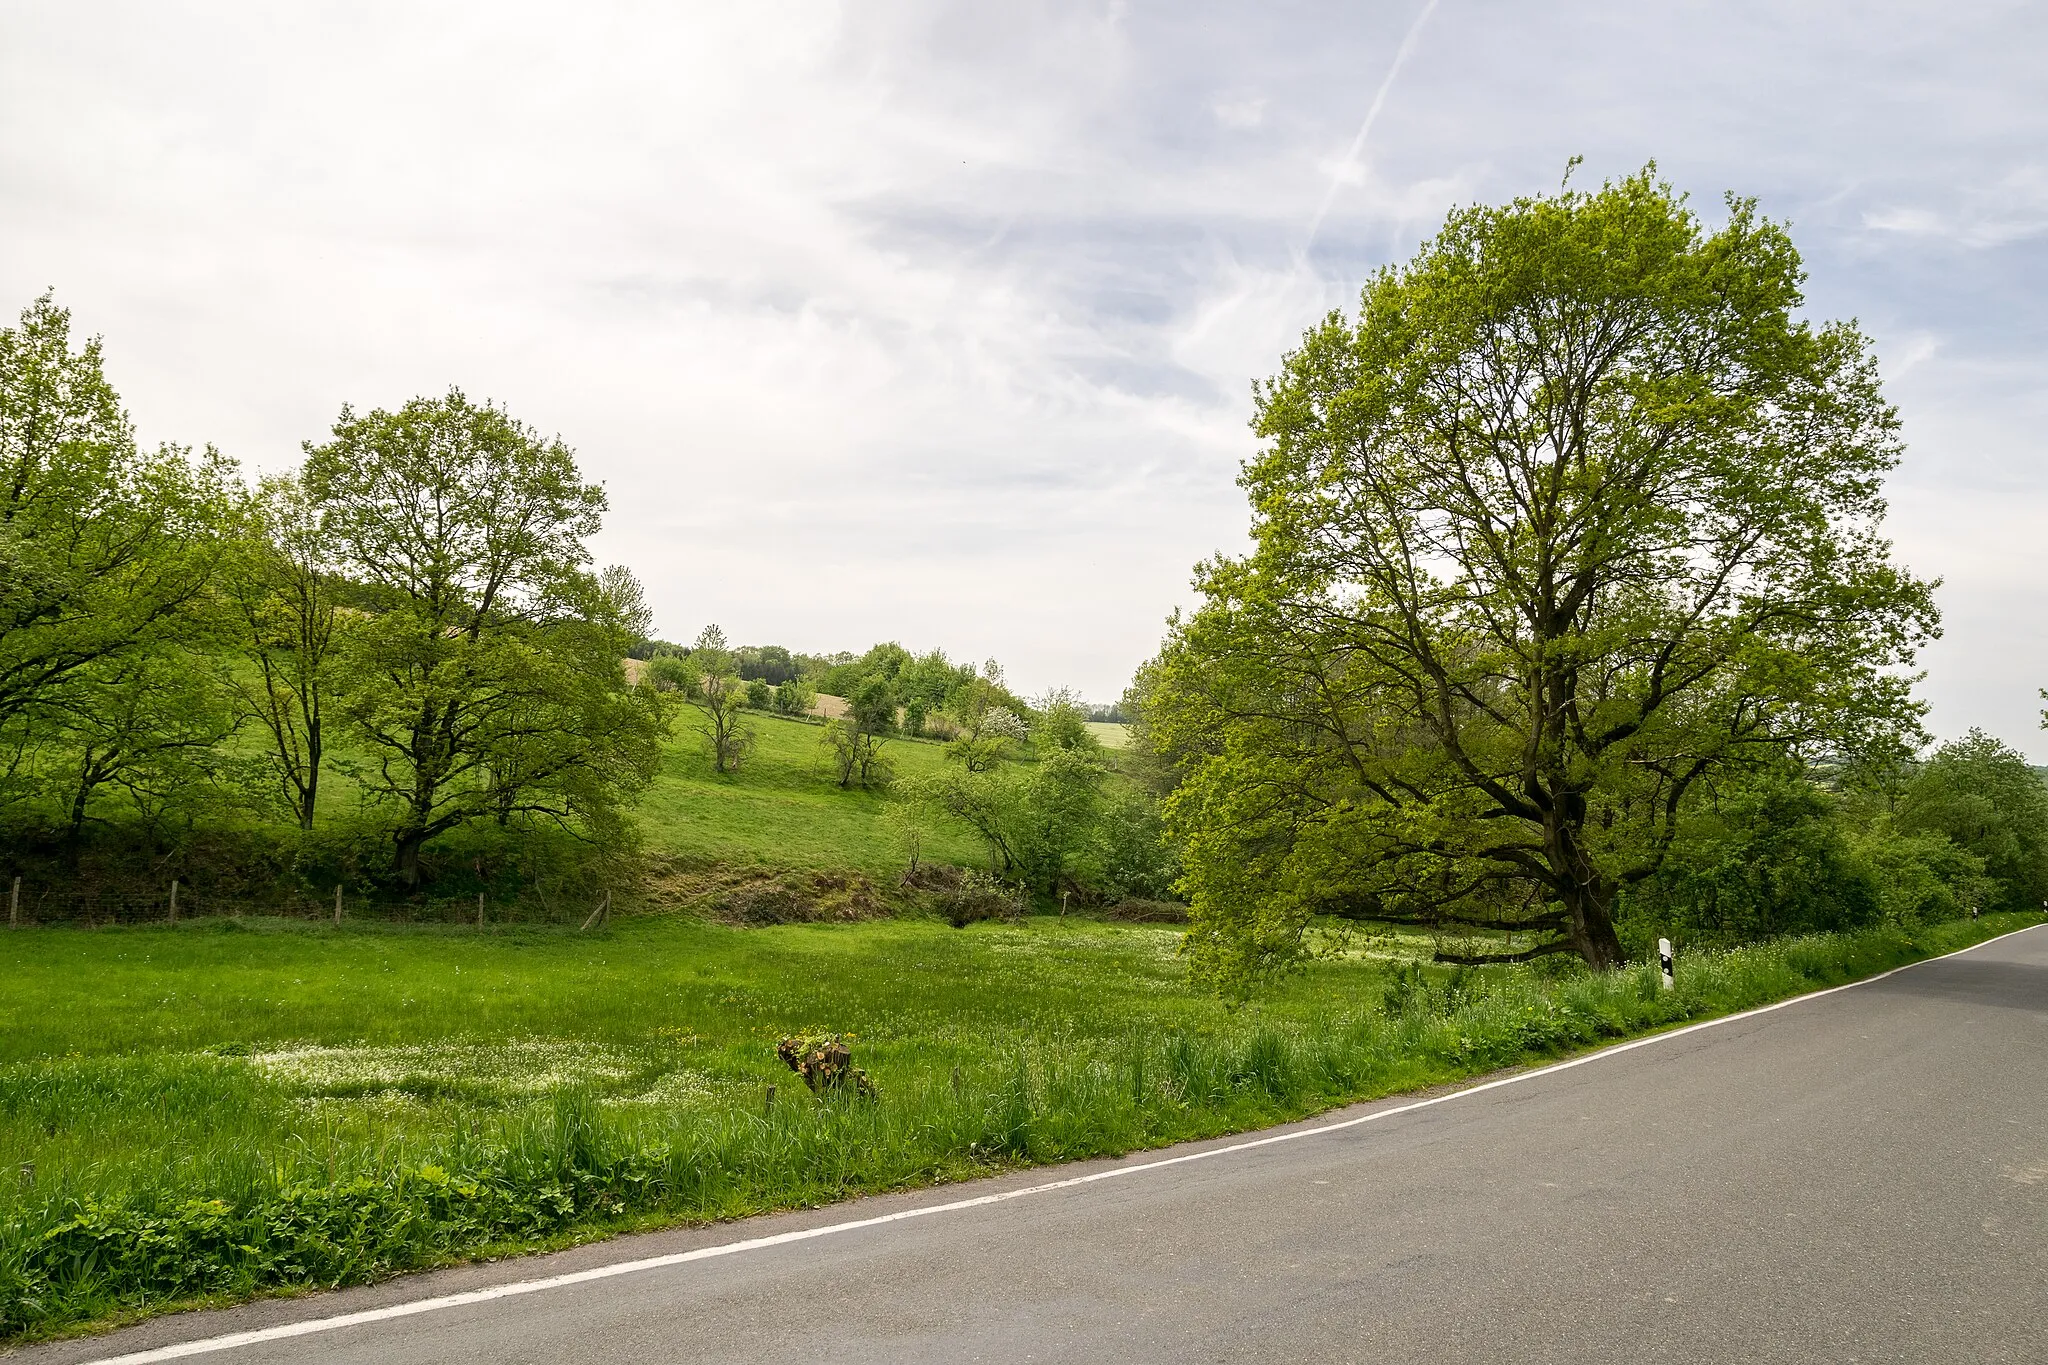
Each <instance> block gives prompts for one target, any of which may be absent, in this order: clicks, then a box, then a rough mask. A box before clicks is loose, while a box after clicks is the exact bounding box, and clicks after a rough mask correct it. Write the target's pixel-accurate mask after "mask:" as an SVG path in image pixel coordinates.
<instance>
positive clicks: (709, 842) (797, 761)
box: [635, 709, 985, 873]
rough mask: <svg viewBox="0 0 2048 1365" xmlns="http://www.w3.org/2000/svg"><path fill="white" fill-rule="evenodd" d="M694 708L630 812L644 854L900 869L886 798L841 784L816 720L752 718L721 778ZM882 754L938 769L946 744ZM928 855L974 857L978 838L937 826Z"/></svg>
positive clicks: (909, 768) (905, 765) (895, 761)
mask: <svg viewBox="0 0 2048 1365" xmlns="http://www.w3.org/2000/svg"><path fill="white" fill-rule="evenodd" d="M691 717H692V713H691V712H689V711H688V710H687V709H685V710H684V711H683V713H682V714H681V716H680V717H679V718H678V721H677V724H676V731H675V734H674V735H673V736H672V737H671V738H670V739H669V741H668V742H667V743H666V744H665V745H664V746H663V751H662V762H661V772H660V775H659V776H657V777H656V778H655V780H654V784H653V786H651V787H650V788H649V789H648V790H647V792H646V794H645V795H644V796H643V797H642V798H641V800H640V805H639V807H638V809H637V810H636V812H635V814H636V816H637V817H638V819H639V822H640V827H641V831H642V833H643V834H644V836H645V838H646V843H647V848H648V849H649V851H650V852H655V853H663V854H668V855H671V856H674V857H678V858H682V859H686V860H693V861H699V860H701V861H714V862H723V863H736V864H758V865H762V866H769V867H778V868H782V867H788V868H802V869H837V868H852V869H856V870H859V871H862V872H868V873H883V872H894V871H900V870H901V869H902V866H903V859H902V855H901V854H900V853H899V852H898V851H897V847H896V843H895V840H894V839H893V838H892V837H891V835H890V832H889V829H888V825H887V822H886V821H885V819H884V817H883V812H884V811H885V810H886V809H887V808H888V798H887V797H886V796H884V795H881V794H879V793H876V792H870V791H861V790H858V789H855V790H851V791H848V790H842V789H841V788H840V787H839V786H838V785H837V782H836V780H835V778H834V775H833V772H832V767H831V761H830V759H829V757H828V756H827V754H826V753H825V751H824V750H823V749H822V748H821V747H820V743H819V741H820V740H821V738H822V737H823V735H824V729H823V727H821V726H817V725H811V724H808V723H806V722H804V721H797V720H784V719H782V718H780V717H774V716H755V717H750V719H751V720H752V723H753V724H754V726H755V730H756V735H757V743H756V746H755V749H754V752H753V754H752V756H751V757H750V758H749V759H748V760H747V762H746V763H744V764H743V765H742V766H741V767H740V770H739V771H738V772H737V773H734V774H731V775H728V776H720V775H719V774H718V773H716V772H714V771H713V770H712V767H711V760H710V758H709V757H708V756H707V755H706V753H705V750H704V746H703V744H702V742H701V741H700V740H699V738H698V737H697V735H696V734H695V733H694V732H692V731H691V729H690V728H689V727H690V721H691ZM882 752H883V755H884V756H885V757H886V758H887V759H888V760H889V762H890V763H891V765H893V766H894V768H895V770H896V772H897V773H898V775H900V776H904V777H910V776H918V775H922V774H925V773H932V772H936V771H938V770H939V768H940V766H941V765H942V764H943V762H944V747H943V746H942V745H939V744H936V743H933V742H931V741H929V740H912V739H892V740H888V741H885V742H884V746H883V750H882ZM927 856H930V857H932V858H934V859H936V860H939V861H945V862H957V863H962V864H979V863H981V862H982V861H984V860H985V855H984V852H983V850H982V847H981V844H980V842H979V841H978V840H976V839H975V838H974V836H973V835H972V834H971V833H970V832H968V831H967V830H965V829H962V828H959V827H956V826H950V825H949V826H947V827H944V828H941V829H940V830H938V831H936V834H935V837H934V839H933V841H932V847H931V848H930V849H928V850H927Z"/></svg>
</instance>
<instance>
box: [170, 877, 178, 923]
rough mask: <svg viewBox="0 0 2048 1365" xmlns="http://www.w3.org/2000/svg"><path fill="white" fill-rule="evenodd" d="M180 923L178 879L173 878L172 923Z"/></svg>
mask: <svg viewBox="0 0 2048 1365" xmlns="http://www.w3.org/2000/svg"><path fill="white" fill-rule="evenodd" d="M177 922H178V879H177V878H176V877H173V878H171V923H173V924H176V923H177Z"/></svg>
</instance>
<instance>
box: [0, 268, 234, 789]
mask: <svg viewBox="0 0 2048 1365" xmlns="http://www.w3.org/2000/svg"><path fill="white" fill-rule="evenodd" d="M232 477H233V471H232V467H231V466H230V465H229V463H228V462H227V461H226V460H224V459H222V458H221V457H220V456H219V455H218V454H217V453H216V452H214V451H212V450H208V451H206V452H205V453H204V455H203V456H200V457H198V458H197V459H195V458H193V457H192V456H191V455H190V453H189V452H187V451H185V450H181V449H179V448H177V447H175V446H164V447H161V448H159V449H158V450H156V451H155V452H153V453H152V452H144V451H142V450H140V449H138V448H137V446H136V444H135V433H134V429H133V427H132V426H131V425H130V424H129V421H128V417H127V414H126V413H125V412H123V411H122V409H121V402H120V399H119V397H118V396H117V395H116V394H115V392H114V389H113V386H112V385H110V384H109V383H108V382H107V378H106V374H105V371H104V367H103V361H102V355H101V350H100V342H99V340H98V338H92V339H90V340H87V341H85V342H84V343H83V344H80V345H74V344H73V342H72V337H71V314H70V313H69V312H68V311H67V310H65V309H62V308H59V307H58V306H57V305H56V303H55V302H54V301H53V300H52V299H51V297H50V296H49V295H48V294H45V295H43V296H42V297H41V298H38V299H37V300H35V301H34V302H33V303H31V304H30V305H29V306H28V307H27V308H25V309H23V310H22V313H21V318H20V321H19V322H18V324H17V325H16V326H13V327H9V328H0V746H4V747H5V748H6V749H8V750H10V751H12V752H17V753H18V752H20V751H21V750H22V748H23V747H24V745H25V744H28V743H39V742H41V740H40V739H39V738H36V737H50V736H54V735H55V734H56V733H57V732H58V731H59V730H61V728H62V724H63V717H64V716H65V715H66V714H76V705H75V704H76V700H77V699H76V698H70V699H68V700H67V699H66V696H65V690H66V688H67V687H69V686H70V685H71V684H72V683H73V682H74V681H82V680H83V675H84V674H85V673H86V672H87V671H88V670H91V669H94V668H96V667H99V666H101V665H106V664H110V663H112V662H113V661H115V660H116V659H118V658H120V657H121V656H124V655H128V654H132V653H135V652H136V651H146V650H150V649H154V648H157V647H159V646H160V645H163V644H166V643H169V642H175V641H177V640H179V639H181V638H183V637H185V636H186V635H188V634H189V633H190V631H191V629H192V619H191V618H192V616H193V614H194V613H195V612H196V611H198V610H199V609H200V608H201V607H202V606H203V605H204V604H205V600H206V595H207V592H208V589H209V586H210V585H211V584H212V582H213V581H214V575H215V572H216V570H217V568H218V565H219V562H220V559H221V556H222V553H223V551H224V548H225V545H226V537H225V536H224V535H223V534H222V532H223V530H224V528H225V526H226V524H227V522H228V520H229V510H230V507H231V498H230V493H229V489H230V486H231V483H232ZM97 685H98V683H95V684H94V686H97Z"/></svg>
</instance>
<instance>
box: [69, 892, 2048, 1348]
mask: <svg viewBox="0 0 2048 1365" xmlns="http://www.w3.org/2000/svg"><path fill="white" fill-rule="evenodd" d="M2041 927H2042V926H2040V925H2028V926H2027V928H2025V929H2014V930H2013V931H2012V932H2011V933H2005V934H2000V935H1999V936H1998V937H1997V938H1987V939H1985V940H1984V941H1983V942H1982V943H1973V944H1971V945H1970V946H1969V947H1967V948H1959V949H1957V950H1956V951H1955V952H1953V953H1943V954H1942V955H1941V956H1940V957H1926V958H1922V959H1920V961H1918V962H1908V963H1907V964H1905V966H1903V967H1894V968H1892V969H1891V970H1890V971H1886V972H1879V973H1878V974H1877V975H1876V976H1870V977H1865V978H1864V979H1863V980H1861V981H1850V982H1847V983H1845V984H1843V985H1840V986H1829V987H1827V988H1826V989H1824V990H1818V991H1811V992H1809V993H1807V994H1805V995H1795V996H1792V997H1791V998H1790V999H1786V1000H1780V1001H1778V1002H1776V1003H1775V1004H1770V1005H1759V1006H1757V1007H1756V1008H1755V1009H1749V1010H1743V1011H1742V1012H1741V1013H1739V1014H1724V1015H1722V1016H1721V1017H1720V1018H1718V1019H1707V1020H1703V1021H1701V1022H1700V1023H1697V1024H1687V1025H1685V1026H1684V1027H1682V1028H1675V1029H1668V1030H1666V1031H1665V1032H1663V1033H1652V1034H1649V1035H1647V1036H1645V1037H1642V1038H1635V1039H1631V1040H1630V1041H1628V1042H1626V1043H1616V1044H1615V1045H1614V1046H1612V1047H1605V1048H1601V1049H1600V1050H1599V1051H1597V1052H1589V1053H1587V1054H1585V1055H1584V1056H1583V1057H1573V1058H1571V1059H1570V1060H1568V1061H1562V1062H1552V1063H1551V1064H1550V1065H1548V1066H1541V1067H1537V1068H1535V1069H1534V1070H1532V1071H1519V1072H1516V1073H1515V1074H1514V1075H1512V1076H1503V1077H1501V1078H1500V1079H1499V1080H1496V1081H1487V1082H1485V1083H1484V1084H1481V1085H1473V1086H1467V1087H1466V1088H1465V1089H1463V1090H1454V1091H1452V1092H1451V1093H1450V1094H1448V1095H1437V1096H1434V1097H1433V1098H1430V1099H1426V1100H1415V1101H1412V1102H1410V1103H1408V1104H1401V1105H1395V1106H1394V1107H1392V1108H1389V1109H1375V1110H1374V1111H1373V1112H1372V1113H1370V1114H1361V1115H1359V1116H1358V1117H1357V1118H1351V1119H1342V1120H1340V1121H1338V1122H1336V1123H1325V1124H1320V1125H1318V1126H1317V1127H1314V1128H1296V1129H1293V1130H1291V1131H1289V1132H1285V1133H1274V1134H1272V1135H1270V1136H1267V1137H1262V1138H1253V1139H1251V1140H1250V1141H1248V1142H1234V1143H1231V1144H1230V1145H1229V1146H1227V1147H1211V1148H1209V1149H1208V1150H1207V1151H1201V1152H1189V1153H1188V1154H1186V1155H1185V1156H1170V1157H1165V1158H1162V1159H1161V1160H1158V1161H1145V1162H1140V1163H1138V1164H1137V1165H1133V1166H1116V1167H1112V1168H1111V1169H1109V1170H1106V1171H1095V1172H1093V1173H1091V1174H1089V1175H1077V1176H1070V1177H1068V1178H1067V1179H1065V1180H1051V1181H1047V1182H1046V1183H1045V1184H1043V1185H1030V1186H1026V1187H1025V1188H1023V1189H1017V1190H1005V1191H1003V1192H1002V1193H1000V1194H984V1195H978V1196H976V1197H975V1198H972V1199H956V1200H953V1201H952V1202H951V1203H946V1204H928V1205H926V1206H924V1207H922V1208H915V1209H902V1210H899V1211H898V1212H896V1213H885V1214H881V1215H878V1216H877V1217H874V1218H856V1219H852V1220H849V1221H848V1222H844V1223H828V1224H826V1225H825V1226H824V1227H816V1228H803V1229H800V1230H798V1231H795V1232H778V1233H776V1234H775V1235H774V1236H772V1237H750V1238H748V1239H746V1240H745V1241H742V1242H726V1243H723V1244H721V1245H718V1246H709V1247H699V1248H697V1249H696V1250H695V1251H677V1252H671V1253H670V1254H668V1255H666V1256H648V1257H646V1258H644V1259H642V1260H637V1261H618V1262H615V1263H613V1264H611V1265H603V1266H595V1267H593V1268H591V1269H589V1270H577V1271H572V1272H570V1273H569V1274H566V1275H550V1276H548V1277H547V1278H545V1279H539V1280H519V1281H515V1282H514V1283H512V1284H500V1285H493V1286H491V1287H490V1288H488V1289H471V1290H467V1291H465V1292H464V1293H460V1294H443V1295H441V1296H439V1297H438V1298H431V1299H415V1300H413V1301H412V1302H410V1303H395V1304H392V1305H390V1306H389V1307H387V1308H368V1309H364V1310H363V1311H362V1312H359V1313H339V1314H336V1315H335V1316H333V1317H330V1318H309V1319H307V1320H306V1321H304V1322H288V1323H281V1324H279V1325H278V1326H276V1327H259V1328H255V1329H253V1330H251V1331H247V1332H230V1333H228V1334H227V1335H225V1336H218V1337H206V1338H204V1339H202V1340H198V1341H181V1342H176V1343H174V1344H172V1345H169V1346H159V1347H156V1348H155V1349H153V1350H148V1351H134V1352H131V1353H130V1354H128V1355H119V1356H105V1357H102V1358H100V1359H97V1360H90V1361H85V1362H83V1363H82V1365H152V1362H155V1361H161V1360H182V1359H184V1358H185V1357H186V1356H196V1355H208V1354H211V1353H212V1352H215V1351H231V1350H233V1349H234V1348H235V1347H237V1346H254V1345H256V1344H258V1343H259V1342H265V1341H283V1340H285V1339H287V1338H290V1337H304V1336H312V1335H314V1334H315V1333H319V1332H335V1331H339V1330H340V1329H342V1328H344V1327H356V1326H360V1325H362V1324H363V1323H369V1322H387V1321H389V1320H391V1319H392V1318H409V1317H412V1316H413V1315H414V1314H417V1313H437V1312H439V1311H441V1310H442V1309H444V1308H461V1307H464V1306H465V1305H468V1304H472V1303H489V1302H490V1301H491V1300H492V1299H509V1298H514V1297H517V1296H518V1295H521V1294H538V1293H540V1292H541V1291H542V1290H545V1289H561V1288H564V1287H566V1286H568V1285H572V1284H588V1283H589V1282H591V1281H592V1280H609V1279H611V1278H613V1277H614V1276H618V1275H637V1274H639V1273H640V1272H641V1271H644V1270H661V1269H664V1268H666V1267H668V1266H672V1265H683V1264H686V1263H687V1262H690V1261H708V1260H710V1259H712V1258H713V1257H717V1256H736V1255H738V1254H739V1253H740V1252H743V1251H759V1250H761V1249H762V1248H764V1247H776V1246H785V1245H787V1244H789V1243H791V1242H808V1241H810V1240H811V1239H812V1238H814V1237H830V1236H832V1235H833V1234H835V1233H841V1232H853V1231H855V1230H857V1229H860V1228H874V1227H880V1226H882V1225H883V1224H885V1223H900V1222H903V1221H904V1220H905V1219H909V1218H924V1217H928V1216H930V1215H932V1214H935V1213H958V1212H960V1211H961V1210H962V1209H978V1208H984V1207H986V1206H988V1205H990V1204H1002V1203H1007V1202H1008V1201H1009V1200H1012V1199H1022V1198H1024V1197H1026V1196H1027V1195H1034V1194H1049V1193H1051V1192H1052V1191H1054V1190H1067V1189H1073V1188H1074V1187H1075V1186H1078V1185H1092V1184H1094V1183H1095V1182H1096V1181H1098V1180H1113V1179H1116V1178H1117V1177H1119V1176H1126V1175H1137V1174H1140V1173H1141V1172H1144V1171H1157V1170H1163V1169H1165V1168H1166V1167H1168V1166H1180V1165H1184V1164H1186V1163H1187V1162H1190V1161H1207V1160H1208V1159H1209V1158H1211V1157H1218V1156H1229V1155H1231V1154H1232V1153H1234V1152H1248V1151H1251V1150H1253V1149H1254V1148H1258V1147H1271V1146H1273V1145H1275V1144H1276V1143H1281V1142H1293V1141H1295V1140H1296V1139H1299V1138H1311V1137H1321V1136H1322V1135H1323V1134H1325V1133H1335V1132H1339V1131H1341V1130H1343V1129H1346V1128H1356V1127H1358V1126H1359V1125H1360V1124H1365V1123H1374V1122H1377V1121H1378V1120H1380V1119H1389V1118H1393V1117H1394V1116H1395V1115H1397V1114H1412V1113H1414V1112H1415V1111H1416V1110H1418V1109H1428V1108H1430V1107H1431V1106H1433V1105H1438V1104H1448V1103H1449V1102H1450V1101H1452V1100H1462V1099H1465V1098H1467V1097H1468V1096H1471V1095H1479V1094H1484V1093H1485V1092H1486V1091H1488V1090H1498V1089H1500V1088H1501V1087H1502V1086H1505V1085H1520V1084H1521V1083H1522V1082H1524V1081H1533V1080H1535V1079H1536V1078H1538V1077H1539V1076H1550V1075H1554V1074H1556V1073H1557V1072H1560V1071H1569V1070H1571V1069H1572V1068H1573V1067H1575V1066H1584V1065H1586V1064H1587V1063H1588V1062H1597V1061H1601V1060H1603V1059H1605V1058H1608V1057H1615V1056H1619V1055H1620V1054H1622V1053H1624V1052H1633V1051H1635V1050H1636V1049H1637V1048H1639V1047H1648V1046H1650V1045H1651V1044H1652V1043H1661V1042H1664V1041H1666V1040H1668V1039H1671V1038H1680V1037H1683V1036H1684V1035H1686V1034H1688V1033H1697V1032H1699V1031H1700V1030H1701V1029H1709V1028H1719V1027H1720V1026H1721V1025H1723V1024H1732V1023H1735V1022H1736V1021H1737V1020H1741V1019H1754V1018H1755V1017H1756V1016H1757V1015H1759V1014H1769V1013H1771V1012H1772V1011H1773V1010H1781V1009H1784V1008H1785V1007H1786V1006H1788V1005H1799V1004H1804V1003H1805V1002H1806V1001H1809V1000H1818V999H1820V998H1821V997H1822V996H1824V995H1833V994H1835V993H1836V992H1837V991H1847V990H1854V989H1855V988H1856V987H1858V986H1868V985H1870V984H1872V983H1873V982H1877V981H1882V980H1884V979H1885V978H1886V977H1888V976H1895V975H1897V974H1898V973H1900V972H1904V971H1911V970H1912V969H1913V968H1915V967H1923V966H1925V965H1926V964H1928V963H1930V962H1942V961H1946V960H1947V959H1948V958H1952V957H1961V956H1962V955H1963V954H1964V953H1974V952H1976V951H1977V950H1978V949H1979V948H1988V947H1990V946H1991V945H1992V944H1994V943H1997V942H1999V940H2000V939H2007V938H2011V937H2013V936H2014V935H2015V934H2024V933H2028V932H2031V931H2032V930H2034V929H2037V928H2041Z"/></svg>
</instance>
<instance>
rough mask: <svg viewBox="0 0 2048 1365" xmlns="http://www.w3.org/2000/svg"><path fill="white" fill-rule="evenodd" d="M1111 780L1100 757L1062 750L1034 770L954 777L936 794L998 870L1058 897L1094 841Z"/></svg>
mask: <svg viewBox="0 0 2048 1365" xmlns="http://www.w3.org/2000/svg"><path fill="white" fill-rule="evenodd" d="M1106 776H1107V773H1106V770H1105V769H1104V767H1103V766H1102V764H1101V763H1100V762H1099V761H1098V760H1097V759H1096V758H1095V756H1094V755H1092V754H1088V753H1085V752H1083V751H1080V750H1067V749H1055V750H1053V751H1052V752H1051V753H1049V754H1047V755H1046V756H1045V757H1044V758H1043V759H1041V760H1040V761H1039V762H1037V763H1034V764H1029V765H1017V764H1005V765H1003V766H1002V767H1000V768H995V769H983V770H979V771H977V770H973V769H964V770H962V771H959V772H956V773H952V774H949V775H948V776H947V778H946V779H944V780H943V781H942V782H940V783H939V784H938V785H937V786H936V788H935V791H936V795H937V799H938V801H939V803H940V804H941V805H942V806H944V808H945V809H946V810H947V811H948V812H949V813H950V814H951V815H953V817H954V818H956V819H958V820H960V821H961V822H962V823H964V824H965V825H967V827H968V828H970V829H972V830H973V831H974V832H975V833H976V834H977V835H979V836H980V837H981V840H982V842H983V843H984V844H985V845H986V846H987V848H988V854H989V861H990V864H991V866H992V868H993V869H994V870H996V871H998V872H1000V873H1001V874H1002V875H1004V876H1005V877H1016V878H1018V879H1019V880H1021V881H1022V882H1023V883H1024V884H1025V885H1026V886H1028V887H1030V888H1031V889H1032V890H1033V891H1036V892H1038V893H1040V894H1042V895H1046V896H1053V895H1056V894H1057V893H1058V891H1059V889H1060V886H1061V884H1062V883H1063V882H1064V881H1066V880H1068V879H1069V876H1070V874H1071V873H1072V872H1073V871H1074V870H1075V869H1076V867H1077V865H1078V864H1079V863H1080V861H1081V859H1082V857H1083V855H1084V854H1086V853H1087V852H1089V851H1090V850H1091V847H1092V845H1093V844H1094V842H1095V839H1096V836H1097V828H1096V826H1097V816H1098V814H1099V812H1100V810H1101V806H1102V792H1103V786H1104V781H1105V778H1106Z"/></svg>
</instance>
